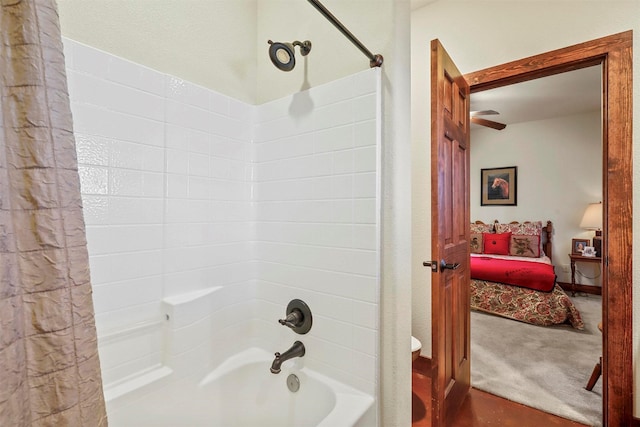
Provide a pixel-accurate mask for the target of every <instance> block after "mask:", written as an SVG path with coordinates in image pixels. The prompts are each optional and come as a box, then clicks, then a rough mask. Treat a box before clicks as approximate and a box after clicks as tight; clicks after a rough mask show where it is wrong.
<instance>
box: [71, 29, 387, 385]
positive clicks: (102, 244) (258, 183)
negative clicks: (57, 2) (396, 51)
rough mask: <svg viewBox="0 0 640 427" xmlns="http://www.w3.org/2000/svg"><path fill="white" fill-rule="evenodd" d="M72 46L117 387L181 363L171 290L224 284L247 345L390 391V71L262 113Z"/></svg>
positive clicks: (109, 363)
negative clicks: (386, 163)
mask: <svg viewBox="0 0 640 427" xmlns="http://www.w3.org/2000/svg"><path fill="white" fill-rule="evenodd" d="M64 42H65V55H66V59H67V73H68V79H69V88H70V95H71V101H72V112H73V116H74V128H75V132H76V140H77V147H78V161H79V166H80V173H81V181H82V192H83V194H82V196H83V203H84V209H85V221H86V224H87V238H88V243H89V253H90V259H91V273H92V280H93V285H94V304H95V309H96V321H97V327H98V335H99V346H100V355H101V363H102V368H103V375H104V382H105V384H107V385H108V384H111V383H115V382H117V381H119V380H122V379H123V378H127V377H128V376H131V375H135V374H137V373H140V372H143V371H145V370H148V369H150V368H152V367H154V366H157V365H159V364H161V363H163V362H165V361H166V360H163V350H164V348H165V347H166V343H165V342H164V335H163V327H164V325H165V323H164V322H165V318H164V314H163V312H162V304H161V301H162V298H164V297H168V296H174V295H178V294H183V293H187V292H191V291H197V290H201V289H205V288H212V287H216V286H222V287H223V289H233V295H232V297H231V298H229V295H228V294H224V295H223V294H221V295H223V297H224V298H225V301H226V300H227V299H228V300H230V301H232V303H234V304H235V303H238V302H239V301H247V303H246V304H244V305H240V306H239V307H241V308H243V309H246V311H247V312H245V313H244V314H245V315H249V316H250V317H251V319H252V320H251V321H250V322H249V323H248V324H247V325H246V327H243V329H242V330H248V331H251V337H247V338H248V339H247V340H246V342H247V344H246V345H247V346H249V345H260V346H261V347H263V348H265V349H267V350H269V351H273V352H275V351H280V352H282V351H284V350H286V348H288V346H289V345H291V344H292V343H293V341H294V340H295V339H301V340H302V341H303V342H304V343H305V344H306V345H307V355H306V356H305V360H304V363H305V364H307V366H312V367H314V368H315V369H317V370H320V371H322V372H324V373H326V374H328V375H331V376H333V377H336V378H338V379H341V380H343V381H344V382H346V383H349V384H351V385H354V386H357V387H358V388H360V389H363V390H365V391H367V392H370V393H371V394H373V395H375V394H376V392H375V390H376V372H377V367H376V360H377V354H378V349H377V342H378V332H377V331H378V324H377V321H378V320H377V319H378V290H379V283H378V276H379V274H378V272H379V262H378V256H379V252H378V249H377V248H378V246H379V245H378V243H379V242H378V240H377V239H378V237H377V236H378V235H379V232H378V228H377V227H378V225H377V224H378V223H379V222H378V217H377V212H378V207H377V203H378V200H379V198H378V197H377V195H378V174H377V173H376V171H377V170H379V167H378V157H379V156H378V147H379V143H378V142H379V130H378V126H379V125H378V124H379V120H378V119H379V114H380V112H379V111H378V106H379V105H380V102H379V99H377V97H378V96H379V84H380V82H379V79H380V73H379V70H377V69H376V70H367V71H366V72H363V73H360V74H358V75H355V76H351V77H348V78H345V79H341V80H339V81H336V82H332V83H330V84H327V85H323V86H320V87H318V88H314V89H312V90H310V91H306V92H300V93H297V94H295V95H292V96H290V97H287V98H284V99H282V100H278V101H274V102H272V103H269V104H265V105H262V106H258V107H254V106H250V105H247V104H244V103H241V102H239V101H236V100H234V99H231V98H228V97H225V96H222V95H220V94H218V93H215V92H213V91H210V90H207V89H204V88H201V87H198V86H196V85H193V84H190V83H188V82H184V81H182V80H179V79H176V78H173V77H171V76H167V75H165V74H162V73H159V72H156V71H154V70H151V69H148V68H145V67H142V66H139V65H137V64H133V63H131V62H128V61H125V60H122V59H120V58H117V57H114V56H112V55H109V54H106V53H104V52H100V51H97V50H95V49H93V48H90V47H87V46H84V45H81V44H78V43H76V42H73V41H71V40H68V39H65V40H64ZM214 297H215V296H214ZM291 298H302V299H304V300H305V301H307V303H308V304H309V305H310V306H311V309H312V310H313V312H314V316H315V320H314V327H313V329H312V331H311V332H310V333H309V334H308V335H305V336H302V337H301V336H297V335H295V334H294V333H293V332H292V331H290V330H288V329H287V328H284V327H281V326H279V325H278V323H277V322H276V320H277V319H278V318H281V317H283V316H284V310H285V307H286V305H287V303H288V302H289V300H290V299H291ZM229 311H231V310H229ZM235 313H236V314H237V311H236V312H235ZM220 320H224V321H226V320H228V319H220V318H218V321H220ZM211 327H212V328H213V330H214V331H215V330H216V328H218V329H221V328H225V327H226V328H227V329H229V327H228V324H226V325H221V324H220V323H216V324H215V325H211ZM200 329H202V330H211V329H210V328H209V326H207V327H205V328H200ZM229 330H233V329H232V328H231V329H229ZM224 336H225V335H224V334H221V335H219V337H224ZM235 338H237V337H235ZM199 341H201V342H206V341H207V340H206V337H201V338H199ZM236 341H237V340H236ZM220 344H221V342H218V343H217V344H216V345H220ZM236 344H237V343H236ZM218 348H219V347H218ZM213 351H216V349H213ZM184 360H189V357H185V358H184Z"/></svg>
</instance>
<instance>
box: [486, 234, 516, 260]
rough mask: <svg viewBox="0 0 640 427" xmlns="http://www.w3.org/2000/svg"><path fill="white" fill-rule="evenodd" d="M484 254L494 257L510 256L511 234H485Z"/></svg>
mask: <svg viewBox="0 0 640 427" xmlns="http://www.w3.org/2000/svg"><path fill="white" fill-rule="evenodd" d="M482 240H484V253H485V254H493V255H509V245H510V243H511V233H510V232H509V233H483V235H482Z"/></svg>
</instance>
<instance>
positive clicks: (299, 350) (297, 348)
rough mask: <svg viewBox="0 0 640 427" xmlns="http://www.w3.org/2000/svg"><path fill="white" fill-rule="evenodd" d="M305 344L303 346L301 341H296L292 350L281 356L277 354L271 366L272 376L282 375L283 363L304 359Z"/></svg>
mask: <svg viewBox="0 0 640 427" xmlns="http://www.w3.org/2000/svg"><path fill="white" fill-rule="evenodd" d="M304 351H305V350H304V344H302V343H301V342H300V341H296V342H294V343H293V345H292V346H291V348H290V349H289V350H287V351H285V352H284V353H282V354H280V353H276V355H275V356H276V358H275V359H273V363H272V364H271V373H272V374H279V373H280V365H282V363H283V362H285V361H287V360H289V359H293V358H294V357H302V356H304Z"/></svg>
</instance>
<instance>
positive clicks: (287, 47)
mask: <svg viewBox="0 0 640 427" xmlns="http://www.w3.org/2000/svg"><path fill="white" fill-rule="evenodd" d="M268 43H269V44H270V46H269V58H271V62H273V65H275V66H276V67H277V68H278V69H279V70H282V71H291V70H293V67H295V66H296V57H295V51H294V47H295V46H300V54H301V55H302V56H307V55H308V54H309V52H311V42H310V41H309V40H305V41H304V42H299V41H297V40H296V41H294V42H293V43H283V42H273V41H271V40H269V41H268Z"/></svg>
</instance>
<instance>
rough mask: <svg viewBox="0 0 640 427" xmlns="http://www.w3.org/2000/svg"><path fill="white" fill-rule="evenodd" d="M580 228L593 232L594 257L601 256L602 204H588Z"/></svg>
mask: <svg viewBox="0 0 640 427" xmlns="http://www.w3.org/2000/svg"><path fill="white" fill-rule="evenodd" d="M580 228H586V229H587V230H595V231H596V235H595V237H594V238H593V247H594V248H595V250H596V256H597V257H601V256H602V202H598V203H589V206H587V209H586V210H585V211H584V215H583V216H582V221H580Z"/></svg>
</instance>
